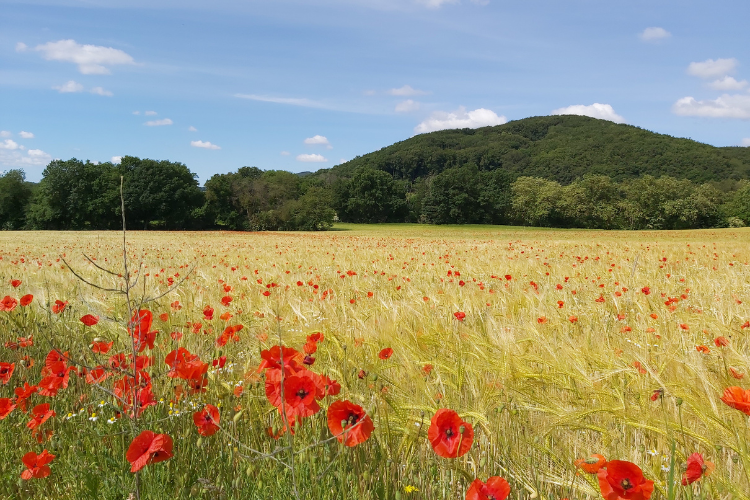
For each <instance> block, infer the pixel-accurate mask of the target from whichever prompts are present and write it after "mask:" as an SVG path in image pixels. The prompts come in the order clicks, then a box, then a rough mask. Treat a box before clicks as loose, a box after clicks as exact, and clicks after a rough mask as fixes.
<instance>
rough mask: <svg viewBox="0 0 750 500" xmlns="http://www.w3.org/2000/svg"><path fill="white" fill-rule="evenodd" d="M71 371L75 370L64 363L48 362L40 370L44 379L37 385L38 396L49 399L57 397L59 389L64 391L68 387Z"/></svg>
mask: <svg viewBox="0 0 750 500" xmlns="http://www.w3.org/2000/svg"><path fill="white" fill-rule="evenodd" d="M48 360H49V356H48ZM71 370H75V368H74V367H72V366H67V364H66V363H65V362H64V361H55V362H52V363H49V362H48V363H47V364H46V365H45V367H44V368H42V377H44V378H43V379H42V380H41V381H40V382H39V384H38V385H39V394H41V395H42V396H50V397H54V396H57V392H58V391H59V390H60V389H66V388H67V387H68V380H69V378H70V372H71Z"/></svg>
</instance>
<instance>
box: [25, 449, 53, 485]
mask: <svg viewBox="0 0 750 500" xmlns="http://www.w3.org/2000/svg"><path fill="white" fill-rule="evenodd" d="M54 459H55V455H52V454H51V453H49V452H48V451H47V450H44V451H43V452H41V453H40V454H39V455H37V454H36V453H34V452H33V451H30V452H28V453H27V454H25V455H24V456H23V458H21V461H22V462H23V464H24V465H25V466H26V470H25V471H23V472H22V473H21V479H23V480H25V481H28V480H29V479H31V478H36V479H41V478H44V477H47V476H49V475H50V473H51V471H50V469H49V467H48V466H47V464H48V463H50V462H52V461H53V460H54Z"/></svg>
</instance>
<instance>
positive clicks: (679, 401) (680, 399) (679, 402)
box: [675, 398, 682, 406]
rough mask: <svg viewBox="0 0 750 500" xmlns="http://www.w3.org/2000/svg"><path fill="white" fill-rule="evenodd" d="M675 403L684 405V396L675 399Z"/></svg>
mask: <svg viewBox="0 0 750 500" xmlns="http://www.w3.org/2000/svg"><path fill="white" fill-rule="evenodd" d="M675 404H676V405H677V406H682V398H677V399H676V400H675Z"/></svg>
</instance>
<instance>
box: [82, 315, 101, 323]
mask: <svg viewBox="0 0 750 500" xmlns="http://www.w3.org/2000/svg"><path fill="white" fill-rule="evenodd" d="M81 323H83V324H84V325H86V326H94V325H95V324H97V323H99V316H94V315H92V314H87V315H85V316H83V317H82V318H81Z"/></svg>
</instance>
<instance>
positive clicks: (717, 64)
mask: <svg viewBox="0 0 750 500" xmlns="http://www.w3.org/2000/svg"><path fill="white" fill-rule="evenodd" d="M737 64H738V62H737V59H735V58H731V59H716V60H713V59H707V60H705V61H703V62H691V63H690V66H688V69H687V72H688V74H690V75H693V76H698V77H700V78H721V77H722V76H726V75H728V74H730V73H733V72H734V70H735V68H736V67H737Z"/></svg>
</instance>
